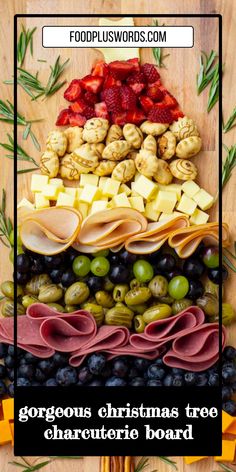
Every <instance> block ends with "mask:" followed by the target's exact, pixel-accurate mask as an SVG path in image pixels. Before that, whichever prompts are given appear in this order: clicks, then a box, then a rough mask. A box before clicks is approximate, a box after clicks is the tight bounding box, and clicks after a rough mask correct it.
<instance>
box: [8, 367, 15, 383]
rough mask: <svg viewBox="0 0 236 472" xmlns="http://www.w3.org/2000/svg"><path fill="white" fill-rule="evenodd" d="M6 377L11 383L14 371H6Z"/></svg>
mask: <svg viewBox="0 0 236 472" xmlns="http://www.w3.org/2000/svg"><path fill="white" fill-rule="evenodd" d="M7 377H8V379H9V380H11V381H13V380H14V369H8V371H7Z"/></svg>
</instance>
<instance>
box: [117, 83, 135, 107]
mask: <svg viewBox="0 0 236 472" xmlns="http://www.w3.org/2000/svg"><path fill="white" fill-rule="evenodd" d="M120 97H121V107H122V109H123V110H134V109H135V108H136V101H137V98H136V95H135V93H134V92H133V90H132V89H131V88H130V87H129V86H128V85H122V86H121V87H120Z"/></svg>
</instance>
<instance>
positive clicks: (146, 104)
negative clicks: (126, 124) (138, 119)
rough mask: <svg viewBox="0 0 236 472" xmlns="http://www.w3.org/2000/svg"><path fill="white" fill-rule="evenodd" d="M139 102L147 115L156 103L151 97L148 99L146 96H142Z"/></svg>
mask: <svg viewBox="0 0 236 472" xmlns="http://www.w3.org/2000/svg"><path fill="white" fill-rule="evenodd" d="M139 101H140V103H141V107H142V109H143V111H144V112H145V113H148V112H149V111H150V110H151V109H152V107H153V105H154V102H153V101H152V99H151V98H150V97H147V96H146V95H141V96H140V97H139Z"/></svg>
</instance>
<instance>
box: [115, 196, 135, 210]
mask: <svg viewBox="0 0 236 472" xmlns="http://www.w3.org/2000/svg"><path fill="white" fill-rule="evenodd" d="M112 201H113V204H114V207H116V208H117V207H128V208H131V204H130V202H129V199H128V197H127V195H126V193H119V194H118V195H115V197H113V199H112Z"/></svg>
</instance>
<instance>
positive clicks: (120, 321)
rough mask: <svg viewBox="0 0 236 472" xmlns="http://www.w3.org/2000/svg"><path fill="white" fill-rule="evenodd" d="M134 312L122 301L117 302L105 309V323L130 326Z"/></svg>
mask: <svg viewBox="0 0 236 472" xmlns="http://www.w3.org/2000/svg"><path fill="white" fill-rule="evenodd" d="M133 317H134V312H133V311H132V310H130V309H129V308H128V307H127V306H125V305H123V303H117V304H116V305H115V306H114V307H113V308H111V309H110V310H108V311H107V313H106V314H105V324H107V325H115V326H126V327H127V328H129V329H130V328H131V327H132V320H133Z"/></svg>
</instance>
